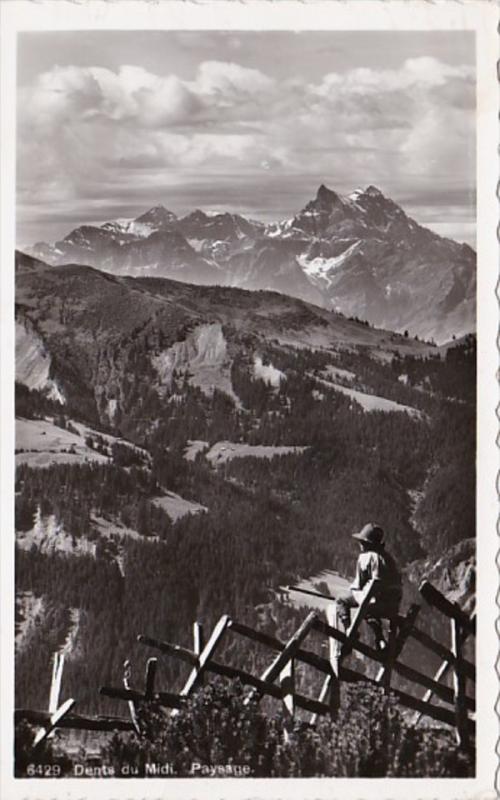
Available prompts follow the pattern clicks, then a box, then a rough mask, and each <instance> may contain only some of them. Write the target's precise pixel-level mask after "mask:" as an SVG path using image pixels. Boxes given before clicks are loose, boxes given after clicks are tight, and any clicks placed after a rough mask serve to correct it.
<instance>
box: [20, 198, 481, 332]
mask: <svg viewBox="0 0 500 800" xmlns="http://www.w3.org/2000/svg"><path fill="white" fill-rule="evenodd" d="M26 252H28V253H29V254H30V255H32V256H34V257H36V258H40V259H42V260H44V261H46V262H48V263H50V264H52V265H62V264H66V263H68V262H69V263H82V264H88V265H90V266H94V267H97V268H98V269H101V270H104V271H106V272H110V273H112V274H121V275H132V276H156V277H169V278H174V279H176V280H182V281H186V282H193V283H198V284H202V285H209V284H211V285H225V286H236V287H239V288H245V289H252V290H256V289H271V290H275V291H279V292H282V293H284V294H288V295H291V296H293V297H299V298H301V299H304V300H306V301H308V302H312V303H314V304H317V305H322V306H324V307H325V308H329V309H333V310H338V311H341V312H342V313H344V314H346V315H349V316H357V317H358V318H360V319H363V320H367V321H369V322H370V323H371V324H374V325H377V326H379V327H384V328H389V329H391V330H395V331H398V332H404V331H406V330H407V331H408V332H409V334H410V335H418V336H419V337H421V338H425V339H434V340H435V341H436V342H438V343H442V342H445V341H447V340H449V339H451V338H452V336H455V337H460V336H463V335H465V334H466V333H469V332H471V331H474V329H475V295H476V273H475V253H474V251H473V250H472V249H471V248H470V247H469V246H468V245H466V244H458V243H457V242H454V241H452V240H451V239H446V238H443V237H441V236H438V235H437V234H435V233H433V232H432V231H430V230H429V229H427V228H425V227H423V226H421V225H419V224H418V223H417V222H416V221H415V220H413V219H411V218H410V217H408V216H407V214H406V213H405V212H404V210H403V209H402V208H401V207H400V206H398V205H397V204H396V203H395V202H394V201H392V200H391V199H390V198H388V197H386V196H385V195H384V194H383V193H382V192H381V191H380V190H379V189H377V188H376V187H375V186H372V185H370V186H368V187H367V188H366V189H364V190H356V191H354V192H352V193H351V194H350V195H348V196H342V195H340V194H337V193H336V192H335V191H333V190H331V189H328V188H327V187H326V186H325V185H323V184H322V185H321V186H320V187H319V189H318V191H317V193H316V196H315V198H314V199H313V200H311V201H310V202H309V203H307V204H306V205H305V207H304V208H303V209H302V210H301V211H299V212H298V213H297V214H296V215H295V216H294V217H292V218H290V219H287V220H283V221H281V222H277V223H269V224H267V225H265V224H263V223H261V222H256V221H253V220H249V219H246V218H245V217H243V216H241V215H239V214H230V213H216V214H207V213H206V212H204V211H202V210H200V209H197V210H195V211H193V212H192V213H190V214H187V215H186V216H184V217H181V218H179V217H177V216H176V215H175V214H174V213H173V212H172V211H170V210H168V209H166V208H165V207H164V206H162V205H158V206H155V207H154V208H152V209H150V210H149V211H147V212H146V213H144V214H141V215H140V216H138V217H137V218H135V219H131V220H129V219H127V220H120V219H119V220H114V221H110V222H105V223H103V224H102V225H100V226H98V225H83V226H81V227H79V228H76V229H75V230H73V231H71V232H70V233H69V234H68V235H67V236H66V237H65V238H64V239H62V240H60V241H58V242H56V243H55V244H54V245H47V244H46V243H44V242H40V243H38V244H36V245H34V246H33V247H32V248H29V249H28V250H27V251H26Z"/></svg>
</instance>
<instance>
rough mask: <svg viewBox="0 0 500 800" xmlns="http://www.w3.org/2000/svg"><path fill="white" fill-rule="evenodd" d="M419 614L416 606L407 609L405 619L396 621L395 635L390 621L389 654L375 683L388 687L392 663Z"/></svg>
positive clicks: (399, 652)
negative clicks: (397, 627) (397, 628)
mask: <svg viewBox="0 0 500 800" xmlns="http://www.w3.org/2000/svg"><path fill="white" fill-rule="evenodd" d="M419 613H420V606H419V605H417V604H415V603H414V604H413V605H411V606H410V608H409V609H408V613H407V614H406V616H405V617H403V618H402V619H401V620H400V619H398V625H399V630H398V631H397V633H394V629H393V625H394V621H393V620H391V622H390V623H389V652H388V653H387V659H386V662H385V664H384V665H383V666H382V667H381V668H380V669H379V671H378V673H377V681H378V682H379V683H384V684H385V685H387V686H389V685H390V672H391V671H392V667H393V664H394V661H396V660H397V659H398V658H399V656H400V655H401V652H402V650H403V647H404V646H405V643H406V641H407V639H408V636H409V633H410V630H411V628H412V626H413V624H414V623H415V620H416V618H417V617H418V615H419Z"/></svg>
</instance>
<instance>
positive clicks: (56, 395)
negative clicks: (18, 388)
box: [15, 320, 66, 404]
mask: <svg viewBox="0 0 500 800" xmlns="http://www.w3.org/2000/svg"><path fill="white" fill-rule="evenodd" d="M15 332H16V381H18V383H23V384H24V385H25V386H27V387H28V389H38V390H40V391H46V392H47V394H48V396H49V397H50V398H51V400H56V401H58V402H59V403H63V404H64V403H65V402H66V398H65V397H64V394H63V392H62V391H61V389H60V388H59V386H58V385H57V382H56V381H55V380H53V379H52V378H50V377H49V375H50V364H51V358H50V355H49V354H48V353H47V351H46V350H45V347H44V344H43V341H42V339H41V338H40V336H38V334H37V333H36V331H35V330H34V329H33V328H32V327H31V326H29V325H28V324H23V323H22V322H19V321H18V320H16V328H15Z"/></svg>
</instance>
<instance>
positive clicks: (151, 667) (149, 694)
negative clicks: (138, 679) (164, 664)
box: [144, 658, 158, 700]
mask: <svg viewBox="0 0 500 800" xmlns="http://www.w3.org/2000/svg"><path fill="white" fill-rule="evenodd" d="M157 666H158V660H157V659H156V658H149V659H148V663H147V664H146V681H145V684H146V688H145V691H144V699H145V700H152V699H153V697H154V694H155V679H156V668H157Z"/></svg>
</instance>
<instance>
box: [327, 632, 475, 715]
mask: <svg viewBox="0 0 500 800" xmlns="http://www.w3.org/2000/svg"><path fill="white" fill-rule="evenodd" d="M315 628H316V629H317V630H321V631H322V632H323V633H326V634H327V635H328V636H333V637H334V638H336V639H338V640H339V641H340V642H343V641H344V640H345V638H346V636H345V634H343V633H342V632H341V631H338V630H337V629H336V628H332V627H331V626H330V625H328V623H326V622H324V621H323V620H321V619H320V620H318V621H317V623H316V624H315ZM353 649H355V650H356V651H357V652H359V653H362V655H365V656H367V657H368V658H371V659H372V660H373V661H377V662H378V663H380V664H384V663H385V658H384V655H383V653H380V652H379V651H378V650H375V649H374V648H373V647H370V646H369V645H367V644H365V643H364V642H360V641H359V640H356V641H355V643H354V644H353ZM392 666H393V669H394V671H395V672H397V673H398V674H399V675H401V677H402V678H406V679H407V680H409V681H411V682H413V683H418V684H420V685H421V686H424V687H425V688H427V689H432V690H433V692H434V694H435V695H437V697H440V698H441V699H442V700H444V701H445V702H447V703H452V704H453V702H454V699H453V692H452V690H451V689H450V688H449V687H448V686H443V685H442V684H439V683H437V682H436V681H435V680H434V679H433V678H431V677H429V676H428V675H424V673H423V672H419V671H418V670H416V669H414V668H413V667H409V666H408V665H407V664H403V663H401V662H400V661H395V662H394V663H393V665H392ZM467 704H468V706H469V708H470V709H471V710H473V709H474V707H475V703H474V700H472V698H467Z"/></svg>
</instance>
